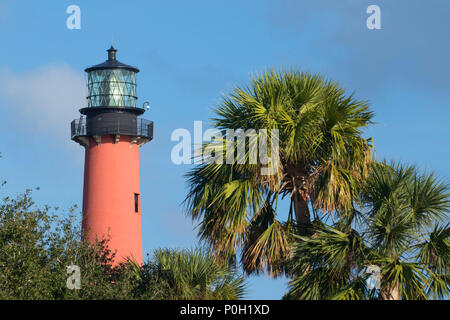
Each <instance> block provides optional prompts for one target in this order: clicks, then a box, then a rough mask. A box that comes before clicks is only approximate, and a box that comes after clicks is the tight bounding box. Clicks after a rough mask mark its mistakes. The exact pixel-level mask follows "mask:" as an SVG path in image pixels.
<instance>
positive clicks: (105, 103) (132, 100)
mask: <svg viewBox="0 0 450 320" xmlns="http://www.w3.org/2000/svg"><path fill="white" fill-rule="evenodd" d="M88 77H89V79H88V89H89V97H88V101H89V107H128V108H131V107H132V108H135V107H136V99H137V97H136V73H135V72H133V71H129V70H125V69H104V70H94V71H91V72H89V76H88Z"/></svg>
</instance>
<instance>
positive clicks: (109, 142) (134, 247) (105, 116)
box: [71, 46, 153, 263]
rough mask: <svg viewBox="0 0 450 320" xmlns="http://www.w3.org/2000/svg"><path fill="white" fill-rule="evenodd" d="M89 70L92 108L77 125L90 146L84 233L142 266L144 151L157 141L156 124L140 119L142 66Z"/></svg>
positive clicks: (112, 59)
mask: <svg viewBox="0 0 450 320" xmlns="http://www.w3.org/2000/svg"><path fill="white" fill-rule="evenodd" d="M116 52H117V50H116V49H114V48H113V47H112V46H111V48H110V49H109V50H108V60H106V61H105V62H104V63H101V64H99V65H96V66H93V67H90V68H87V69H86V70H85V71H86V72H87V73H88V91H89V95H88V97H87V99H88V107H86V108H82V109H80V113H81V117H80V119H78V120H74V121H72V123H71V132H72V140H74V141H76V142H78V143H79V144H81V145H82V146H84V148H85V166H84V191H83V222H82V230H83V233H84V234H85V235H86V236H87V239H88V240H89V241H91V242H93V241H95V240H96V239H99V240H101V239H103V238H107V239H109V248H110V249H111V250H112V252H115V253H116V258H115V261H114V262H115V263H118V262H120V261H123V260H125V259H126V258H131V259H134V260H135V261H137V262H138V263H142V231H141V204H140V194H141V193H140V184H139V147H140V146H142V145H143V144H145V143H147V142H149V141H151V140H152V139H153V122H151V121H148V120H145V119H141V118H139V116H140V115H142V114H143V113H144V112H145V110H144V109H143V108H137V107H136V100H137V96H136V74H137V73H138V72H139V70H138V69H137V68H134V67H131V66H128V65H126V64H123V63H121V62H119V61H118V60H117V59H116Z"/></svg>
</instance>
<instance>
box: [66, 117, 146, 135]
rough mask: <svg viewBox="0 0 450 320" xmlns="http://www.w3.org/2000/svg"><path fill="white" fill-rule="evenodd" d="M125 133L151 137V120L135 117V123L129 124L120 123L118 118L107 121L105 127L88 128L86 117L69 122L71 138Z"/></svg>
mask: <svg viewBox="0 0 450 320" xmlns="http://www.w3.org/2000/svg"><path fill="white" fill-rule="evenodd" d="M107 134H111V135H127V136H133V137H143V138H148V139H150V140H152V139H153V121H149V120H146V119H137V121H136V123H135V124H133V125H132V126H130V123H129V122H128V123H123V122H122V124H121V122H120V119H117V120H115V121H114V122H113V123H108V126H106V127H95V128H89V126H88V123H87V121H86V117H81V118H80V119H76V120H73V121H72V123H71V137H72V140H73V139H75V138H77V137H87V136H94V135H107Z"/></svg>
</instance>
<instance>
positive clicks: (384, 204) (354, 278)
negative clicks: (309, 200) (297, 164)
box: [285, 162, 450, 300]
mask: <svg viewBox="0 0 450 320" xmlns="http://www.w3.org/2000/svg"><path fill="white" fill-rule="evenodd" d="M449 196H450V194H449V186H448V184H445V183H443V182H441V181H440V180H439V179H438V178H437V177H436V176H435V175H434V174H424V173H419V172H418V170H417V168H415V167H413V166H405V165H401V164H395V163H391V164H387V163H386V162H383V163H374V164H373V165H372V171H371V174H370V175H369V177H368V179H367V180H366V181H364V184H363V185H362V186H361V197H360V198H361V201H360V202H359V206H358V207H360V208H361V209H360V210H359V211H357V210H354V211H353V212H352V214H350V215H347V216H342V217H341V219H339V221H337V222H336V223H334V224H333V225H331V226H329V225H325V224H323V223H317V224H316V225H315V234H314V236H313V237H298V242H297V244H296V246H295V250H294V252H295V254H294V258H293V260H292V261H293V262H292V266H291V267H292V271H293V273H294V274H295V275H296V276H294V277H293V278H292V280H291V282H290V291H289V293H288V294H287V295H286V297H285V298H291V299H292V298H295V299H373V298H378V299H386V300H398V299H429V298H432V299H444V298H448V296H449V285H450V281H449V278H448V275H449V271H450V263H449V256H448V252H449V244H450V228H449V224H446V225H442V222H443V221H445V220H448V216H447V214H448V212H449V208H450V200H449ZM370 266H375V267H376V268H378V269H379V281H380V282H379V287H378V288H372V289H371V288H368V287H367V282H366V281H367V278H368V277H369V276H370V275H369V274H368V273H367V270H368V269H369V268H370ZM375 289H377V290H375Z"/></svg>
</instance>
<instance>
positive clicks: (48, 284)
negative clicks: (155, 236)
mask: <svg viewBox="0 0 450 320" xmlns="http://www.w3.org/2000/svg"><path fill="white" fill-rule="evenodd" d="M74 210H76V208H72V209H71V210H70V212H69V214H68V215H67V216H66V217H65V218H60V216H61V214H58V213H57V212H52V209H51V208H49V207H45V208H44V209H39V208H37V207H36V205H35V204H34V203H33V201H32V199H31V192H30V191H27V192H26V193H25V194H23V195H21V196H19V197H17V198H10V197H6V198H5V199H3V201H2V202H1V204H0V299H33V300H35V299H46V300H50V299H83V300H84V299H88V300H92V299H194V298H195V299H239V298H242V297H243V295H244V293H245V283H244V280H243V277H242V276H240V275H239V274H238V273H237V271H236V269H235V268H233V267H231V266H223V265H222V266H218V265H216V264H214V263H213V260H212V259H211V257H210V255H209V254H208V253H206V252H204V251H201V250H195V251H192V252H190V251H177V250H158V251H156V252H155V259H154V260H149V261H147V262H146V263H144V265H143V266H140V265H138V264H136V263H134V262H133V261H126V262H124V263H121V264H119V265H114V264H113V259H114V253H113V252H111V251H110V250H109V248H108V241H107V239H103V240H102V241H98V242H96V243H95V244H89V243H85V242H83V241H81V238H82V237H81V232H80V228H79V225H80V221H78V219H76V218H75V216H74ZM72 264H73V265H77V266H79V267H80V271H81V289H80V290H70V289H68V287H67V279H68V277H69V276H70V274H68V273H67V267H68V266H69V265H72Z"/></svg>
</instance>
